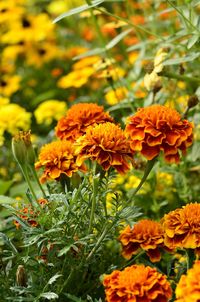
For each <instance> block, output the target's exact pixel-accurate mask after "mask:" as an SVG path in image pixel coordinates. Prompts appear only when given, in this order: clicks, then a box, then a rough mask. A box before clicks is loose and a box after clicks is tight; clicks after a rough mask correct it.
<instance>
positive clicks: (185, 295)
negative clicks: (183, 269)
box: [175, 260, 200, 302]
mask: <svg viewBox="0 0 200 302" xmlns="http://www.w3.org/2000/svg"><path fill="white" fill-rule="evenodd" d="M176 298H177V300H175V301H176V302H199V301H200V261H199V260H198V261H196V262H195V264H194V265H193V267H192V268H191V269H189V270H188V271H187V275H182V276H181V279H180V281H179V283H178V285H177V287H176Z"/></svg>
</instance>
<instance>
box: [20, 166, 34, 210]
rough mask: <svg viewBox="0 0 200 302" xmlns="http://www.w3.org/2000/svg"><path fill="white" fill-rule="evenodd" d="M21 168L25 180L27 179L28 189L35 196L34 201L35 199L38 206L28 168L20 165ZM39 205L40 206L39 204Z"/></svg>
mask: <svg viewBox="0 0 200 302" xmlns="http://www.w3.org/2000/svg"><path fill="white" fill-rule="evenodd" d="M19 166H20V169H21V171H22V174H23V176H24V178H25V181H26V182H27V184H28V187H29V189H30V191H31V194H32V195H33V197H34V199H35V201H36V204H37V196H36V194H35V192H34V189H33V186H32V183H31V181H30V178H29V175H28V170H27V166H26V165H19ZM37 205H38V204H37Z"/></svg>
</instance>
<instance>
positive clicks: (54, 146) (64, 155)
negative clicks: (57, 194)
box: [35, 141, 85, 183]
mask: <svg viewBox="0 0 200 302" xmlns="http://www.w3.org/2000/svg"><path fill="white" fill-rule="evenodd" d="M74 151H75V149H74V146H73V144H72V143H71V142H69V141H56V142H52V143H50V144H46V145H44V146H43V147H42V149H41V151H40V154H39V161H38V162H37V163H36V164H35V167H36V169H39V168H41V167H44V172H43V174H42V177H41V178H40V181H41V183H44V182H45V181H47V180H53V179H56V180H58V179H59V178H60V176H61V175H62V174H65V175H67V176H68V177H71V176H72V174H73V173H74V172H77V171H78V170H79V169H81V170H85V168H84V166H83V165H82V164H78V163H77V160H76V156H75V154H74Z"/></svg>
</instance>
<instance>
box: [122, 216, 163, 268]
mask: <svg viewBox="0 0 200 302" xmlns="http://www.w3.org/2000/svg"><path fill="white" fill-rule="evenodd" d="M119 240H120V241H121V243H122V255H123V256H124V258H126V259H130V258H131V257H132V256H133V255H135V254H137V253H138V252H139V251H140V250H141V249H142V250H144V251H146V252H147V255H148V256H149V258H150V260H151V261H152V262H156V261H160V257H161V255H160V251H159V247H162V246H163V240H164V236H163V229H162V226H161V224H160V223H159V222H156V221H152V220H150V219H143V220H140V221H139V222H138V223H136V224H135V225H134V227H133V228H131V227H130V226H129V225H128V226H127V227H126V228H125V229H124V230H123V231H122V232H121V234H120V236H119Z"/></svg>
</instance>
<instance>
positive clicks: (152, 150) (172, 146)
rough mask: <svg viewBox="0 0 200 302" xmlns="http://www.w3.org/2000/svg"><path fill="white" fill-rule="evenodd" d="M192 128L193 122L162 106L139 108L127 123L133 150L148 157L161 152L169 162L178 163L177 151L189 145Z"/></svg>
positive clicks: (151, 157) (150, 157) (184, 151)
mask: <svg viewBox="0 0 200 302" xmlns="http://www.w3.org/2000/svg"><path fill="white" fill-rule="evenodd" d="M192 129H193V125H192V123H190V122H188V121H187V120H181V116H180V114H179V113H178V112H177V111H176V110H174V109H171V108H169V107H166V106H161V105H152V106H149V107H146V108H139V109H138V111H137V112H136V114H135V115H133V116H132V117H130V118H129V119H128V124H127V126H126V132H127V135H128V136H129V137H130V139H131V142H130V146H131V148H132V150H134V151H140V152H141V154H142V155H144V156H145V157H146V158H147V159H148V160H151V159H153V158H155V157H156V156H157V155H158V154H159V153H160V151H163V152H164V156H165V160H166V161H167V162H169V163H174V162H176V163H178V162H179V150H180V151H182V153H183V154H185V153H186V149H187V147H189V146H190V145H191V144H192Z"/></svg>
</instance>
